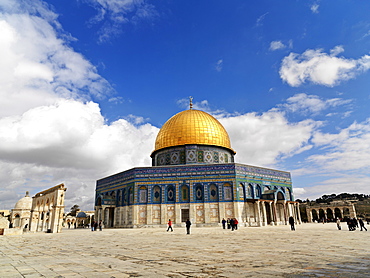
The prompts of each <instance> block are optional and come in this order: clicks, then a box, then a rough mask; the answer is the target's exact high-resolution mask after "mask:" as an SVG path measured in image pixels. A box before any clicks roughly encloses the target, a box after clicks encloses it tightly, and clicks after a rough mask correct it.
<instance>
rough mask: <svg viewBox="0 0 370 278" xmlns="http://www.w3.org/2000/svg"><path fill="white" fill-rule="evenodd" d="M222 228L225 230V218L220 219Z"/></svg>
mask: <svg viewBox="0 0 370 278" xmlns="http://www.w3.org/2000/svg"><path fill="white" fill-rule="evenodd" d="M221 223H222V228H223V229H226V220H225V218H222V222H221Z"/></svg>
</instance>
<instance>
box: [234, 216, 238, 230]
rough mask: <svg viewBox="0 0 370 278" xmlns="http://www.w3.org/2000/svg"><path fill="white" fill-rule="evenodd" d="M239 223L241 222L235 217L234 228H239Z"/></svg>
mask: <svg viewBox="0 0 370 278" xmlns="http://www.w3.org/2000/svg"><path fill="white" fill-rule="evenodd" d="M238 224H239V221H238V219H236V218H234V230H237V229H238Z"/></svg>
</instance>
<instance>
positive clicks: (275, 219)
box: [271, 201, 278, 225]
mask: <svg viewBox="0 0 370 278" xmlns="http://www.w3.org/2000/svg"><path fill="white" fill-rule="evenodd" d="M271 205H272V215H273V218H272V219H273V222H274V224H275V225H277V224H278V222H277V213H276V203H275V201H273V202H272V203H271Z"/></svg>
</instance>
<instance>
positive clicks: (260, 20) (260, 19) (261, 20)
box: [256, 12, 269, 27]
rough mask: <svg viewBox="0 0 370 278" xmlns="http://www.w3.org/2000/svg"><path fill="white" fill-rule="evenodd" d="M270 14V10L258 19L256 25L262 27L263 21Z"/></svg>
mask: <svg viewBox="0 0 370 278" xmlns="http://www.w3.org/2000/svg"><path fill="white" fill-rule="evenodd" d="M268 14H269V12H266V13H264V14H263V15H261V16H260V17H259V18H257V20H256V27H260V26H262V25H263V21H264V20H265V17H266V16H267V15H268Z"/></svg>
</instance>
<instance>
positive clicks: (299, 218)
mask: <svg viewBox="0 0 370 278" xmlns="http://www.w3.org/2000/svg"><path fill="white" fill-rule="evenodd" d="M296 209H297V214H298V223H299V224H302V219H301V211H300V210H299V203H296Z"/></svg>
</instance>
